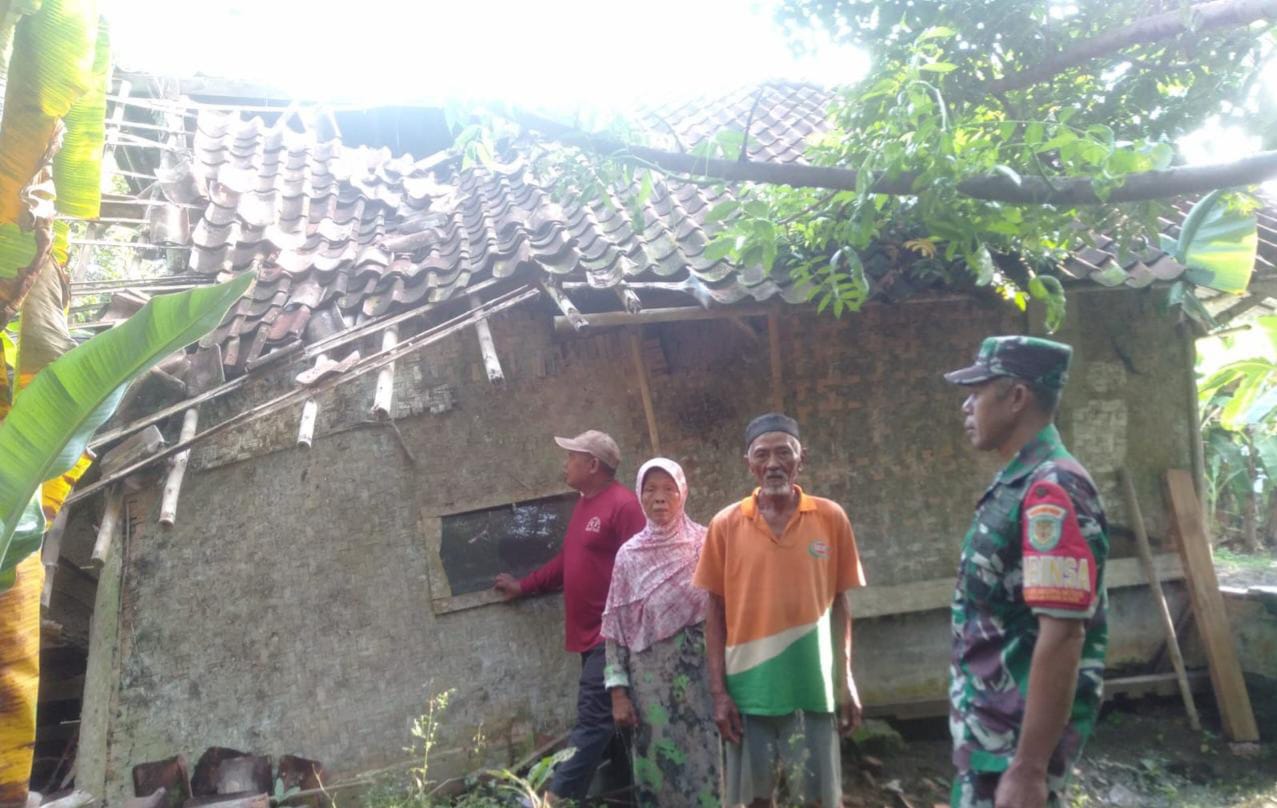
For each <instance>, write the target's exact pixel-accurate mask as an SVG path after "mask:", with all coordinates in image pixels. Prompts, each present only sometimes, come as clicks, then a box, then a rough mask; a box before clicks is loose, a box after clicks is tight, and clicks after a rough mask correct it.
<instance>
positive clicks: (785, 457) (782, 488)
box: [745, 432, 803, 496]
mask: <svg viewBox="0 0 1277 808" xmlns="http://www.w3.org/2000/svg"><path fill="white" fill-rule="evenodd" d="M745 462H746V463H748V464H749V471H750V473H751V474H753V475H754V479H755V480H757V481H758V486H759V488H760V489H761V493H762V494H764V495H769V496H785V495H788V494H789V493H790V492H791V491H792V490H793V488H794V482H795V481H796V480H797V479H798V472H799V471H800V470H802V466H803V449H802V445H801V444H799V442H798V438H795V437H794V436H793V435H790V434H789V433H787V432H766V433H764V434H762V435H759V436H758V437H757V438H755V439H754V442H753V443H751V444H750V445H749V451H748V452H747V453H746V454H745Z"/></svg>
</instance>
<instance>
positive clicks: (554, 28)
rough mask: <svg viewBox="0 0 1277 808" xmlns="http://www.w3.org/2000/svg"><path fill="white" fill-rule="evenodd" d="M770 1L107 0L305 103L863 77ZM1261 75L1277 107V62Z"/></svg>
mask: <svg viewBox="0 0 1277 808" xmlns="http://www.w3.org/2000/svg"><path fill="white" fill-rule="evenodd" d="M775 2H776V0H643V1H642V2H639V3H635V2H626V3H620V2H616V0H505V1H504V2H503V1H502V0H354V2H350V1H349V0H343V1H342V2H337V0H309V2H306V1H304V0H206V2H203V3H199V4H191V3H186V2H180V1H179V2H174V0H106V3H107V13H108V14H109V16H110V20H111V25H112V37H113V39H114V44H115V52H116V56H117V60H118V63H119V64H120V66H122V67H124V68H126V69H135V70H144V71H148V72H153V73H159V74H166V75H177V76H191V75H197V74H204V75H208V76H218V77H223V78H240V79H250V80H253V81H255V82H257V83H260V84H263V85H267V86H273V87H277V88H279V89H280V90H283V91H285V92H287V93H288V94H289V95H290V96H292V97H294V98H298V99H301V100H307V101H321V102H329V103H341V104H360V105H363V104H367V105H370V106H371V105H378V104H388V103H395V104H440V103H441V102H443V101H446V100H450V99H451V100H462V101H467V100H469V101H483V100H501V101H515V102H518V103H521V104H525V105H530V106H537V107H542V108H549V109H553V108H559V109H563V108H572V107H575V106H577V105H579V104H589V105H592V106H595V107H596V108H598V107H604V106H606V105H607V104H609V103H610V104H613V105H624V106H629V105H631V104H633V103H634V102H637V101H641V102H659V101H663V100H686V99H688V98H693V97H697V96H701V95H710V94H714V93H717V92H722V91H725V90H729V89H733V88H738V87H740V86H742V85H747V84H753V83H757V82H759V81H762V80H765V79H777V78H781V79H806V80H811V81H816V82H821V83H825V84H835V83H848V82H850V81H853V80H855V79H856V78H858V77H859V76H861V75H862V74H863V73H864V71H865V70H866V68H867V58H866V57H865V55H864V54H863V53H861V52H859V51H856V50H854V49H851V48H846V47H840V48H835V47H831V46H829V45H828V43H818V44H821V45H822V47H821V48H820V53H819V56H818V57H805V58H798V57H796V56H794V55H793V53H791V51H790V49H789V47H788V44H787V42H786V41H785V38H784V36H783V34H782V32H781V30H780V28H779V27H778V26H777V25H776V23H775V22H774V20H773V17H772V9H773V7H774V3H775ZM1265 84H1266V86H1267V90H1268V93H1269V97H1270V99H1271V103H1274V104H1277V63H1273V64H1270V65H1269V69H1268V71H1267V75H1266V78H1265ZM1180 147H1181V149H1182V150H1183V152H1184V154H1185V156H1186V157H1187V158H1188V159H1189V161H1190V162H1194V163H1197V162H1214V161H1224V160H1229V159H1233V158H1235V157H1236V156H1237V155H1239V154H1244V153H1247V152H1251V151H1254V150H1255V149H1256V148H1257V147H1258V142H1257V140H1256V139H1254V138H1248V137H1246V136H1244V135H1243V134H1241V133H1239V132H1237V131H1235V130H1230V129H1228V128H1227V127H1221V126H1219V125H1218V124H1215V125H1213V126H1208V127H1207V128H1206V129H1205V130H1203V131H1201V132H1199V133H1196V134H1195V135H1193V136H1190V137H1188V138H1185V139H1184V140H1183V141H1181V143H1180Z"/></svg>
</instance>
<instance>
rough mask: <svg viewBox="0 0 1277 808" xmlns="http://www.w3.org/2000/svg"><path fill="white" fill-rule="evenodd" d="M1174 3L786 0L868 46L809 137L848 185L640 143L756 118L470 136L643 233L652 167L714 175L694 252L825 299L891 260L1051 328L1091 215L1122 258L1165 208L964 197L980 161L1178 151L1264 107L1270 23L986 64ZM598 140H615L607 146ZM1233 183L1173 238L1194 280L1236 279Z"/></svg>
mask: <svg viewBox="0 0 1277 808" xmlns="http://www.w3.org/2000/svg"><path fill="white" fill-rule="evenodd" d="M1181 7H1182V4H1180V3H1178V2H1177V1H1172V0H1155V2H1152V3H1149V2H1147V0H1080V1H1079V2H1075V3H1058V2H1050V1H1049V0H1000V2H997V3H975V4H973V3H967V2H957V1H956V0H785V2H782V4H781V7H780V11H779V17H780V20H781V22H782V24H783V25H784V26H785V27H786V28H787V29H788V30H789V31H791V32H792V33H793V34H794V37H795V41H796V42H799V41H802V40H803V39H804V38H805V37H806V35H807V34H809V33H810V32H812V31H817V32H821V33H824V34H826V35H828V37H830V38H832V39H834V40H835V41H838V42H843V43H849V44H852V45H856V46H859V47H862V48H864V49H865V50H867V51H868V52H869V53H870V55H871V57H872V67H871V69H870V72H869V74H868V75H867V76H865V77H863V78H862V79H861V80H859V81H858V82H855V83H854V84H853V83H850V81H849V83H848V84H847V85H846V86H845V87H844V89H843V91H842V92H841V94H840V96H839V97H838V99H837V101H836V102H835V103H834V104H833V107H832V108H831V109H830V111H829V114H830V123H831V128H830V129H829V130H828V131H827V132H825V133H824V134H822V135H821V136H819V137H815V138H814V139H813V140H812V141H811V142H810V143H809V144H808V147H807V150H806V154H805V158H806V160H807V161H808V162H809V163H812V164H815V165H817V166H828V167H835V168H839V169H850V170H854V171H855V172H857V174H856V183H855V187H854V188H853V189H849V190H840V191H833V192H831V191H828V190H824V189H815V188H803V187H787V186H777V185H749V184H743V183H737V184H734V185H732V186H730V187H728V186H726V185H725V184H724V183H719V182H717V181H715V180H713V179H711V178H710V177H708V176H705V173H706V172H702V171H699V170H695V171H693V172H692V174H691V176H688V175H679V174H674V173H671V172H668V171H663V170H662V169H660V168H658V167H657V166H655V165H653V163H652V162H651V161H650V160H649V159H646V158H645V157H644V154H645V153H644V152H642V151H641V150H640V149H635V147H639V146H645V147H653V148H659V149H665V150H667V151H679V152H684V153H688V154H692V155H694V156H696V157H697V158H701V157H703V158H705V159H707V160H708V159H710V158H717V159H723V160H730V161H735V160H738V159H740V158H741V157H743V156H744V155H745V154H746V151H745V150H744V148H743V147H744V144H745V143H746V141H747V140H748V139H749V138H751V137H752V136H753V134H754V133H753V132H746V131H743V130H740V129H735V128H733V129H730V130H724V131H719V132H716V133H712V134H710V135H708V136H706V137H705V138H703V139H702V140H700V141H699V142H696V143H691V144H684V143H681V142H679V139H678V136H677V135H676V134H673V132H674V130H673V128H672V127H671V126H669V125H668V124H667V123H665V122H663V121H658V122H656V123H653V122H652V120H651V119H652V116H648V118H645V119H644V120H645V121H646V125H645V126H640V125H639V124H638V123H636V122H634V121H627V120H625V119H620V118H610V119H607V120H606V121H605V122H604V123H603V124H602V125H600V126H596V127H593V128H591V127H590V125H589V123H588V122H583V121H582V120H580V118H579V117H578V120H576V121H575V122H573V123H571V124H570V126H571V127H572V128H573V129H574V131H577V132H578V133H579V131H580V130H582V129H586V130H588V131H591V132H592V133H594V135H596V136H597V137H596V138H594V140H591V139H589V138H584V139H583V138H581V137H579V136H564V135H562V133H559V134H556V133H555V132H554V131H553V129H552V128H550V129H549V130H543V129H542V128H539V127H536V126H533V127H531V130H532V131H540V132H541V135H545V134H547V131H548V135H549V138H550V139H551V140H553V139H554V138H556V137H557V138H558V141H557V142H554V143H547V141H546V139H545V138H544V137H541V136H534V137H532V138H527V137H526V134H527V131H526V130H524V129H522V128H520V127H519V126H518V125H516V124H514V123H512V121H513V120H514V119H513V118H512V117H511V116H508V115H503V114H502V113H500V112H496V113H490V114H491V119H490V120H488V121H486V122H484V121H482V120H481V121H480V122H479V123H478V125H477V129H476V131H475V132H473V133H470V134H468V135H467V136H465V137H463V138H462V140H463V146H462V148H463V151H465V152H466V153H467V154H470V153H473V154H476V155H479V156H480V157H481V156H482V155H485V154H489V155H490V154H495V153H497V152H499V151H500V146H501V145H502V143H505V144H512V143H515V142H516V141H517V142H519V143H520V144H522V145H520V147H519V148H520V149H528V150H530V151H529V153H530V156H531V161H530V163H531V166H532V170H533V171H534V172H535V173H536V174H537V175H538V177H539V178H540V179H541V180H548V181H550V182H551V183H552V184H553V185H554V187H555V188H556V189H557V190H556V201H559V202H560V203H563V204H569V203H573V204H575V203H580V204H582V205H584V206H586V207H587V208H593V209H595V210H596V211H597V210H603V209H606V208H614V209H617V210H625V211H626V212H627V215H628V217H629V219H630V221H631V224H632V226H633V227H634V228H635V229H641V228H643V227H644V226H645V225H647V224H648V222H647V220H646V219H645V218H644V217H643V204H644V203H645V202H646V201H647V199H648V197H649V196H650V195H651V194H652V193H654V192H653V190H652V189H653V181H652V174H653V173H664V174H666V175H669V176H671V177H673V178H676V179H679V180H682V181H691V182H697V183H701V184H715V185H718V186H719V187H720V188H721V190H722V191H723V192H724V195H725V197H726V198H725V199H724V201H722V202H720V203H719V204H718V205H717V206H716V207H715V208H714V209H713V210H712V211H711V212H710V215H709V219H708V221H707V225H706V234H707V236H708V243H707V245H706V248H705V253H704V258H705V260H707V261H719V260H728V261H731V262H733V263H736V264H739V265H746V266H749V267H760V266H761V267H762V268H763V269H764V270H765V271H767V272H770V273H783V274H785V275H786V276H788V277H790V278H793V279H794V280H796V281H797V282H799V283H801V284H802V285H803V286H804V287H805V288H806V290H807V293H808V294H809V295H810V297H811V298H812V299H814V300H815V301H816V303H817V305H818V307H819V308H820V309H821V310H822V311H826V310H828V311H831V312H832V313H834V314H835V315H841V314H842V313H843V312H845V311H855V310H856V309H858V308H859V307H860V306H861V305H862V304H863V302H864V301H865V300H866V299H867V298H868V297H869V295H870V294H871V293H873V292H876V291H877V290H878V282H879V281H880V280H882V279H883V278H884V276H885V275H887V274H890V275H891V278H890V279H889V280H890V285H892V286H893V287H895V288H901V287H903V288H906V289H908V288H926V287H930V286H935V285H937V284H943V285H947V286H950V287H958V288H986V289H989V290H991V292H992V293H993V294H996V295H997V296H999V297H1001V298H1003V299H1005V300H1006V301H1008V302H1010V303H1012V304H1013V305H1016V306H1018V307H1021V308H1023V307H1024V306H1026V305H1027V303H1028V301H1029V300H1038V301H1041V302H1042V303H1043V304H1044V306H1045V308H1046V310H1047V325H1048V327H1049V328H1051V329H1054V328H1056V327H1058V326H1059V324H1060V322H1061V321H1062V319H1063V316H1064V311H1065V301H1064V289H1063V286H1062V284H1061V283H1060V282H1059V279H1058V277H1057V274H1058V267H1059V266H1060V264H1061V262H1062V261H1063V260H1064V259H1065V257H1066V256H1067V255H1068V254H1069V253H1070V252H1071V251H1074V250H1077V249H1079V248H1081V247H1084V246H1087V245H1089V244H1091V243H1092V241H1093V239H1094V237H1095V235H1096V234H1101V233H1102V234H1104V235H1106V236H1111V237H1112V238H1114V239H1115V243H1116V245H1117V247H1116V249H1117V250H1118V252H1119V255H1118V258H1119V262H1120V263H1123V264H1126V263H1129V262H1131V261H1133V260H1135V259H1136V258H1137V257H1138V256H1139V255H1141V254H1142V253H1144V252H1145V251H1146V250H1148V249H1149V248H1151V247H1154V246H1156V245H1157V244H1158V243H1159V236H1160V230H1161V221H1159V219H1160V218H1161V217H1166V218H1172V217H1173V215H1174V214H1173V210H1172V209H1171V207H1170V205H1169V203H1168V202H1167V201H1164V200H1157V201H1150V202H1136V203H1124V204H1120V205H1118V204H1113V205H1072V204H1015V203H1008V202H1001V201H994V200H990V199H985V198H976V196H975V195H973V194H972V193H970V192H969V191H970V187H969V183H970V182H971V181H972V180H973V179H975V178H990V177H991V178H993V179H994V180H996V181H997V182H1000V183H1002V184H1003V185H1004V187H1010V188H1017V187H1024V184H1025V182H1026V179H1027V178H1032V179H1033V180H1034V181H1035V182H1040V183H1044V184H1045V185H1046V187H1049V188H1054V187H1056V184H1057V183H1059V182H1061V181H1065V180H1076V179H1082V180H1086V181H1089V183H1090V186H1091V187H1092V188H1093V189H1094V190H1095V192H1096V193H1097V194H1098V195H1099V196H1100V197H1101V198H1105V197H1107V195H1109V194H1111V193H1112V192H1113V191H1114V190H1116V189H1118V188H1120V187H1122V185H1123V184H1124V182H1125V181H1126V178H1127V177H1128V176H1129V175H1131V174H1134V173H1140V172H1148V171H1155V170H1161V169H1166V168H1168V167H1171V166H1172V164H1173V163H1174V162H1175V161H1176V159H1177V157H1176V154H1175V149H1174V146H1173V145H1172V144H1173V143H1174V142H1175V141H1176V139H1178V138H1179V137H1180V136H1181V135H1183V134H1185V132H1187V131H1189V130H1191V129H1195V128H1197V127H1200V126H1201V125H1203V124H1204V123H1205V122H1206V121H1207V120H1209V119H1212V118H1214V117H1217V116H1220V115H1223V116H1224V117H1225V119H1226V120H1228V121H1229V122H1235V121H1236V120H1239V119H1241V118H1245V117H1246V116H1251V117H1252V118H1253V119H1254V120H1255V121H1257V122H1258V121H1260V120H1261V119H1262V118H1263V116H1264V115H1265V114H1267V113H1265V112H1263V109H1262V105H1261V104H1260V103H1259V95H1258V92H1259V91H1258V89H1257V85H1256V81H1255V79H1256V77H1257V76H1258V74H1259V71H1260V68H1261V66H1262V65H1263V63H1264V61H1265V60H1266V59H1268V58H1270V57H1271V55H1272V52H1273V50H1274V47H1273V38H1272V36H1271V33H1270V28H1266V27H1265V26H1264V25H1263V24H1254V25H1250V26H1242V27H1237V28H1232V29H1221V30H1218V31H1208V32H1192V33H1190V34H1188V35H1186V36H1182V37H1171V38H1166V39H1160V40H1157V41H1153V42H1138V43H1135V44H1131V45H1128V46H1126V47H1124V48H1123V49H1121V50H1115V51H1114V52H1112V53H1100V54H1099V55H1098V56H1097V57H1096V58H1091V59H1088V60H1086V61H1084V62H1083V63H1082V64H1080V65H1078V66H1072V67H1066V68H1063V69H1061V70H1058V71H1057V72H1056V73H1055V74H1053V75H1048V76H1045V77H1039V78H1038V79H1036V80H1034V81H1028V82H1025V83H1024V84H1023V85H1022V86H1010V85H1008V87H1007V88H1006V89H1000V88H999V87H998V86H997V84H996V82H997V80H999V79H1004V78H1006V77H1008V76H1014V75H1016V74H1017V73H1020V72H1022V71H1024V70H1026V69H1028V68H1033V67H1036V66H1037V65H1038V64H1039V63H1040V62H1041V61H1042V60H1043V59H1044V58H1046V57H1047V56H1049V55H1052V54H1056V53H1058V52H1061V51H1065V50H1068V49H1069V48H1070V47H1072V46H1075V45H1077V44H1078V43H1080V42H1083V41H1086V40H1090V39H1093V38H1095V37H1097V36H1099V35H1102V34H1107V33H1111V32H1113V31H1116V30H1119V29H1120V28H1122V27H1125V26H1129V25H1132V24H1135V23H1138V22H1139V21H1141V20H1143V19H1145V18H1147V17H1148V16H1149V15H1150V14H1155V13H1159V12H1162V11H1168V10H1170V11H1173V10H1176V9H1179V8H1181ZM850 78H851V77H849V79H850ZM1257 125H1258V124H1257ZM483 130H486V131H488V132H489V133H492V134H490V135H489V136H484V135H481V134H479V132H480V131H483ZM519 138H524V139H522V140H519ZM598 143H607V144H619V145H616V146H615V147H612V146H609V147H608V148H607V149H603V150H602V151H603V152H604V153H602V154H600V153H599V152H600V149H599V148H597V145H598ZM476 144H482V145H481V146H480V145H476ZM528 144H532V145H530V146H529V145H528ZM880 180H885V181H890V182H896V183H899V182H902V181H903V182H908V183H909V186H908V187H909V188H910V189H911V190H912V191H913V193H904V194H899V193H893V194H890V195H888V194H884V193H879V192H877V191H876V190H875V184H876V183H877V182H879V181H880ZM982 182H983V180H982ZM659 192H660V190H659V187H658V189H657V191H656V192H655V193H659ZM986 195H987V194H986ZM1217 199H1218V197H1217ZM1242 199H1243V198H1242V197H1236V196H1235V197H1230V199H1229V201H1228V204H1227V205H1225V206H1223V207H1221V206H1219V205H1217V204H1212V205H1210V206H1207V207H1206V208H1205V209H1204V211H1207V212H1208V215H1207V214H1204V216H1203V218H1204V221H1203V222H1202V227H1201V228H1199V229H1197V230H1195V231H1194V232H1195V233H1197V234H1199V235H1200V238H1201V239H1203V241H1201V242H1200V243H1198V244H1196V246H1193V247H1191V248H1189V249H1188V250H1187V251H1186V252H1185V259H1186V260H1187V262H1188V265H1189V266H1192V267H1193V271H1192V273H1191V274H1190V275H1189V277H1188V281H1189V282H1191V283H1200V284H1208V285H1212V286H1216V287H1217V288H1223V289H1228V290H1237V289H1242V288H1244V287H1245V279H1246V278H1247V277H1248V276H1249V274H1248V273H1249V267H1248V266H1245V264H1246V262H1247V258H1246V256H1247V255H1248V254H1249V255H1251V256H1252V257H1253V251H1250V249H1251V246H1252V245H1253V237H1252V236H1251V235H1248V233H1249V232H1251V231H1247V230H1246V225H1245V221H1244V219H1245V216H1246V214H1247V212H1246V211H1245V210H1244V209H1243V208H1242V207H1241V205H1244V202H1243V201H1242ZM1252 230H1253V228H1252ZM1191 238H1192V236H1190V239H1191ZM1248 251H1249V252H1248ZM1252 263H1253V261H1252ZM1191 297H1192V296H1191V295H1184V294H1183V291H1182V289H1181V292H1180V299H1181V301H1182V303H1183V305H1184V306H1185V307H1186V310H1190V313H1192V314H1200V312H1197V311H1196V309H1195V308H1193V303H1194V302H1195V301H1193V300H1189V298H1191Z"/></svg>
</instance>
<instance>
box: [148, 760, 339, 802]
mask: <svg viewBox="0 0 1277 808" xmlns="http://www.w3.org/2000/svg"><path fill="white" fill-rule="evenodd" d="M188 772H189V769H188V768H187V765H186V758H185V757H184V756H182V755H176V756H175V757H171V758H167V759H165V760H156V761H152V762H149V763H140V764H138V765H137V766H134V767H133V793H134V797H133V798H132V799H130V800H128V801H127V802H126V803H125V808H272V806H276V807H277V806H280V805H286V806H304V807H305V808H329V806H330V801H329V800H328V799H327V797H326V795H325V794H324V791H323V788H324V767H323V764H321V763H320V762H319V761H317V760H308V759H306V758H301V757H296V756H294V755H284V756H283V757H281V758H280V759H279V763H278V766H277V767H275V768H272V766H271V759H270V757H269V756H267V755H254V754H251V753H248V752H240V751H237V750H235V749H227V748H225V747H221V746H212V747H209V749H208V750H207V751H206V752H204V754H202V755H200V759H199V761H198V762H197V763H196V764H195V771H194V772H193V773H188Z"/></svg>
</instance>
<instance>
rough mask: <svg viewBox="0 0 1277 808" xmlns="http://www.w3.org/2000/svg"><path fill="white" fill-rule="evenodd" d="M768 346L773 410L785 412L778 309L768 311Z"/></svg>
mask: <svg viewBox="0 0 1277 808" xmlns="http://www.w3.org/2000/svg"><path fill="white" fill-rule="evenodd" d="M767 346H768V353H769V354H770V356H771V367H772V412H784V410H785V393H784V390H785V388H784V387H782V386H781V385H782V384H783V383H784V376H783V373H782V370H781V366H780V314H779V313H778V312H777V311H776V309H770V310H768V312H767Z"/></svg>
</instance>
